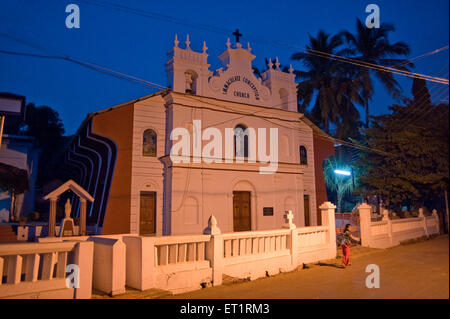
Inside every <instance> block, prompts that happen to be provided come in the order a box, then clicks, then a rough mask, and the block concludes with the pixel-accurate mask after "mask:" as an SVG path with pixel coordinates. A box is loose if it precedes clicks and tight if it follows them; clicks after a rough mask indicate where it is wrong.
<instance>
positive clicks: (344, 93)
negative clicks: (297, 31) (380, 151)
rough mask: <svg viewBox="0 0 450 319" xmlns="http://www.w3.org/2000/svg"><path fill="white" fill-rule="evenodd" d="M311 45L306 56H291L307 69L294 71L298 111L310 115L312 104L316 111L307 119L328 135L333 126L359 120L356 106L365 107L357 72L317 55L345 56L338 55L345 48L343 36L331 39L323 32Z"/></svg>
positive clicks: (305, 53) (302, 53) (311, 38)
mask: <svg viewBox="0 0 450 319" xmlns="http://www.w3.org/2000/svg"><path fill="white" fill-rule="evenodd" d="M309 42H310V43H309V45H307V46H306V50H307V52H297V53H294V54H293V55H292V59H293V60H297V61H301V62H302V63H303V65H304V66H305V67H306V69H307V70H306V71H302V70H297V71H295V73H296V76H297V78H298V79H299V80H300V83H299V84H298V91H297V94H298V101H299V110H300V111H301V112H303V113H307V112H306V110H307V108H308V106H309V105H310V104H311V103H313V108H312V110H311V112H310V113H309V114H308V113H307V115H308V116H309V117H310V118H311V120H312V121H313V122H314V123H316V124H317V125H318V126H319V127H322V128H323V129H324V130H325V131H326V132H327V133H329V132H330V124H331V123H334V124H337V125H348V122H353V121H357V120H358V119H359V112H358V110H357V109H356V107H355V103H360V102H361V103H362V99H361V97H360V96H359V94H358V89H359V85H358V83H359V82H358V80H356V81H355V80H354V75H355V74H356V73H355V71H354V70H353V69H350V68H348V67H347V66H346V65H345V64H344V63H341V62H338V61H336V60H333V59H328V58H325V57H321V56H318V55H317V54H315V53H314V52H315V51H321V52H325V53H329V54H337V55H340V54H342V53H343V51H339V47H340V46H341V45H342V44H343V41H342V39H341V36H338V35H334V36H330V35H329V34H327V33H325V32H324V31H322V30H320V31H319V32H318V33H317V36H316V37H312V36H309ZM313 99H315V100H314V102H313ZM346 118H347V119H348V120H346Z"/></svg>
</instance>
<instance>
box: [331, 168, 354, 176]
mask: <svg viewBox="0 0 450 319" xmlns="http://www.w3.org/2000/svg"><path fill="white" fill-rule="evenodd" d="M334 172H335V173H336V174H339V175H345V176H350V175H352V173H351V172H349V171H344V170H342V169H335V170H334Z"/></svg>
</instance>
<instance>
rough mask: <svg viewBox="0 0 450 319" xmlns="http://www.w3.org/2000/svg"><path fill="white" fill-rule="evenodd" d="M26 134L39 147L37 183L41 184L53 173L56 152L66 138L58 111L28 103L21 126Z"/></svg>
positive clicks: (56, 160)
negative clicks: (34, 140) (22, 125)
mask: <svg viewBox="0 0 450 319" xmlns="http://www.w3.org/2000/svg"><path fill="white" fill-rule="evenodd" d="M22 130H23V131H24V132H25V134H26V135H29V136H33V137H34V138H35V139H36V142H37V144H38V146H39V147H40V148H41V155H40V157H39V165H38V178H37V180H38V181H37V182H38V185H42V184H43V183H44V182H45V181H46V180H48V178H50V176H51V175H53V173H54V167H55V166H56V164H57V162H58V156H57V155H58V154H60V153H61V152H62V150H63V149H64V145H65V144H64V143H65V141H66V138H65V137H64V136H63V134H64V125H63V123H62V121H61V119H60V118H59V114H58V112H56V111H55V110H53V109H52V108H50V107H48V106H39V107H36V106H35V104H34V103H28V104H27V108H26V114H25V126H24V127H23V128H22Z"/></svg>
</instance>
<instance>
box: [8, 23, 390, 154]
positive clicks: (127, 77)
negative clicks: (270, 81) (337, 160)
mask: <svg viewBox="0 0 450 319" xmlns="http://www.w3.org/2000/svg"><path fill="white" fill-rule="evenodd" d="M1 34H2V33H1V32H0V35H1ZM10 38H11V37H10ZM22 42H24V41H22ZM24 43H27V42H24ZM27 44H29V43H27ZM34 47H36V46H34ZM40 49H41V50H43V49H42V48H40ZM0 52H1V53H5V54H15V55H22V56H31V57H38V58H49V59H60V60H66V61H69V62H73V63H76V64H79V65H81V66H84V67H87V68H89V69H92V70H94V71H98V72H101V73H104V74H107V75H111V76H114V77H116V78H119V79H122V80H128V81H132V82H136V83H140V84H143V85H147V86H151V87H153V88H157V89H168V88H167V87H165V86H162V85H159V84H156V83H153V82H150V81H147V80H144V79H140V78H137V77H135V76H132V75H129V74H126V73H122V72H119V71H116V70H113V69H111V68H107V67H104V66H101V65H98V64H93V63H90V62H85V61H81V60H78V59H74V58H71V57H68V56H65V57H63V56H57V55H39V54H30V53H22V52H15V51H7V50H0ZM187 97H188V98H191V99H194V100H197V101H200V102H203V101H201V100H199V99H197V98H195V97H192V96H187ZM208 103H211V102H210V101H208ZM211 104H213V103H211ZM219 106H221V107H224V106H223V105H219ZM225 108H226V107H225ZM265 110H266V109H262V110H260V111H257V112H255V113H254V114H256V113H259V112H262V111H265ZM254 114H251V113H249V114H244V115H242V116H240V117H238V118H241V117H245V116H250V115H254ZM231 120H234V119H231ZM265 120H267V119H265ZM295 122H296V121H295ZM272 123H273V122H272ZM274 124H276V123H274ZM213 125H214V124H213ZM277 125H279V124H277ZM280 126H283V125H280ZM284 127H285V128H288V129H294V128H291V127H287V126H284ZM317 136H318V137H319V138H325V139H327V140H332V141H334V142H338V143H340V144H343V145H346V146H349V147H355V148H359V149H361V150H365V151H371V152H376V153H379V154H383V155H386V156H387V155H389V154H388V153H385V152H383V151H380V150H373V149H372V150H371V149H370V148H367V147H361V146H359V145H355V144H353V143H349V142H346V141H342V140H339V139H336V138H333V137H331V136H328V135H322V136H320V135H317Z"/></svg>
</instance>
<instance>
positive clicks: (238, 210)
mask: <svg viewBox="0 0 450 319" xmlns="http://www.w3.org/2000/svg"><path fill="white" fill-rule="evenodd" d="M250 194H251V193H250V192H244V191H235V192H233V231H248V230H251V228H252V226H251V225H252V223H251V209H250V198H251V196H250Z"/></svg>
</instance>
